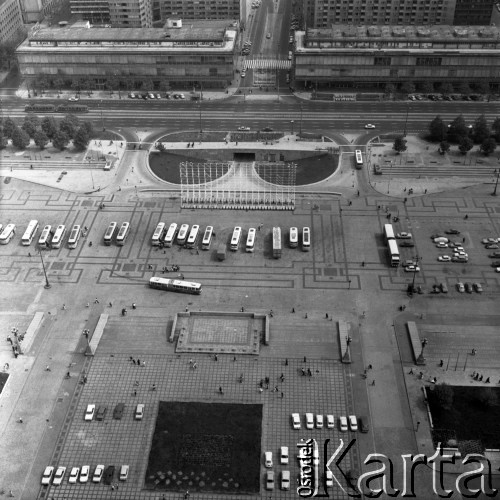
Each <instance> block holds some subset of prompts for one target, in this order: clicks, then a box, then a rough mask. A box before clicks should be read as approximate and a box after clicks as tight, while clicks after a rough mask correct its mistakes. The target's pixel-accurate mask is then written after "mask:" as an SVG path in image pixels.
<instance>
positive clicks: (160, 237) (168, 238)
mask: <svg viewBox="0 0 500 500" xmlns="http://www.w3.org/2000/svg"><path fill="white" fill-rule="evenodd" d="M275 229H279V235H278V234H277V233H276V231H275ZM275 233H276V234H275ZM256 235H257V230H256V229H255V228H254V227H251V228H249V229H248V233H247V238H246V244H245V251H247V252H253V251H254V250H255V239H256ZM214 237H215V233H214V228H213V226H207V227H206V228H205V231H203V230H202V229H201V228H200V226H199V225H196V224H195V225H193V226H191V228H189V224H182V225H181V226H180V227H179V226H178V225H177V224H176V223H175V222H173V223H172V224H170V226H169V227H168V229H167V226H166V224H165V223H164V222H159V223H158V225H157V226H156V229H155V230H154V233H153V236H152V237H151V244H152V245H153V246H165V247H171V246H172V245H173V244H174V242H176V243H177V244H178V245H183V246H185V247H186V248H196V247H197V246H198V243H199V240H200V238H201V248H202V250H209V249H210V245H211V244H212V239H213V238H214ZM242 237H243V229H242V228H241V227H240V226H236V227H235V228H234V229H233V234H232V235H231V241H230V244H229V248H230V250H232V251H233V252H236V251H238V249H239V247H240V244H241V240H242ZM278 239H279V245H277V242H278ZM275 240H276V242H275ZM275 243H276V246H277V247H278V246H279V247H280V252H281V229H280V228H274V229H273V247H274V246H275ZM289 245H290V248H296V247H297V246H298V245H299V230H298V228H296V227H291V228H290V236H289ZM310 247H311V230H310V228H308V227H304V228H302V250H304V251H305V252H307V251H309V249H310Z"/></svg>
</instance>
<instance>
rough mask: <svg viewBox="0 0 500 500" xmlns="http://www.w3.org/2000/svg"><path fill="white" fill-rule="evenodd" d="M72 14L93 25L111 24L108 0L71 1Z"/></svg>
mask: <svg viewBox="0 0 500 500" xmlns="http://www.w3.org/2000/svg"><path fill="white" fill-rule="evenodd" d="M69 5H70V8H71V14H76V15H78V16H80V17H81V18H82V19H83V20H85V21H90V22H91V23H92V24H111V17H110V14H109V2H108V0H70V2H69Z"/></svg>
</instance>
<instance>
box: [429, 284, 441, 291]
mask: <svg viewBox="0 0 500 500" xmlns="http://www.w3.org/2000/svg"><path fill="white" fill-rule="evenodd" d="M431 293H441V288H439V285H438V284H437V283H434V284H433V285H432V290H431Z"/></svg>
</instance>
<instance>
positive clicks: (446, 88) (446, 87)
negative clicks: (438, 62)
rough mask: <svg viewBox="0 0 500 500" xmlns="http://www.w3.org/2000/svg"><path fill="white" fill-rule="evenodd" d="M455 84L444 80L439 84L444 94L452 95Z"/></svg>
mask: <svg viewBox="0 0 500 500" xmlns="http://www.w3.org/2000/svg"><path fill="white" fill-rule="evenodd" d="M453 90H454V89H453V85H452V84H451V83H449V82H444V83H442V84H441V85H440V86H439V91H440V92H441V94H443V95H450V94H453Z"/></svg>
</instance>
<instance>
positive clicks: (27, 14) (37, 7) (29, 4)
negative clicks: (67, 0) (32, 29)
mask: <svg viewBox="0 0 500 500" xmlns="http://www.w3.org/2000/svg"><path fill="white" fill-rule="evenodd" d="M19 3H20V5H21V12H22V13H23V21H24V22H25V24H30V23H36V22H39V21H42V20H43V18H44V17H46V16H50V15H51V14H53V13H54V12H55V11H56V10H57V9H59V8H60V7H61V4H62V3H63V0H19Z"/></svg>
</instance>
